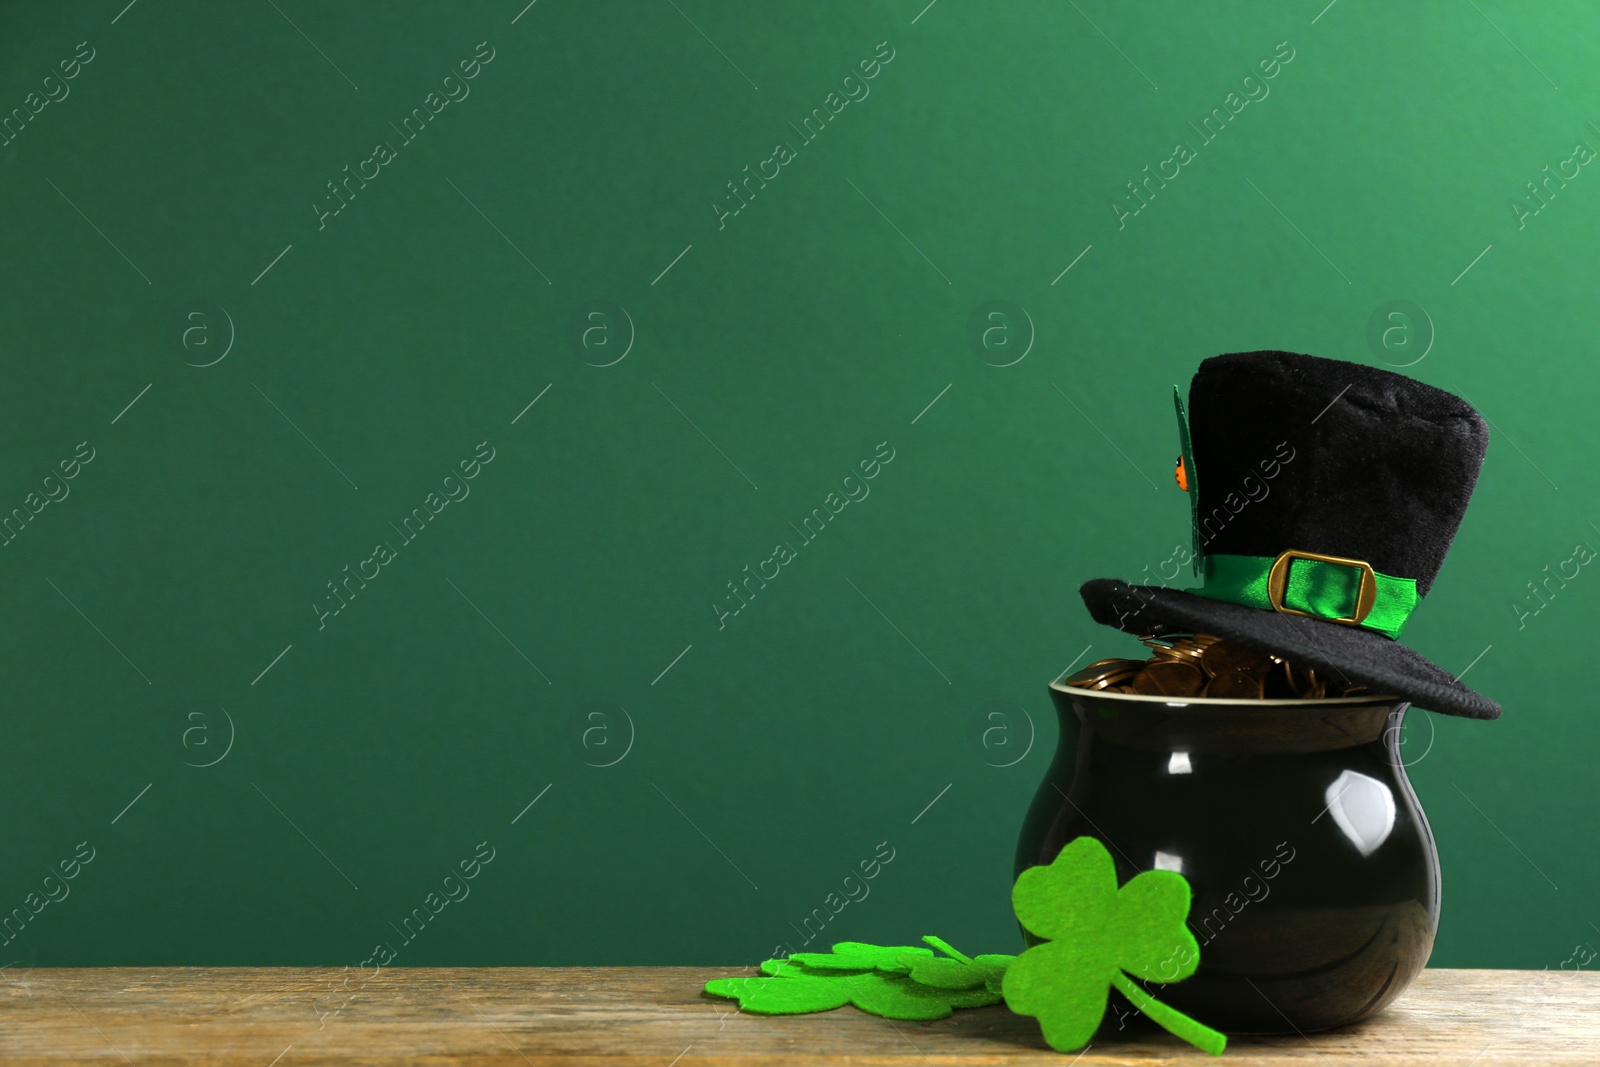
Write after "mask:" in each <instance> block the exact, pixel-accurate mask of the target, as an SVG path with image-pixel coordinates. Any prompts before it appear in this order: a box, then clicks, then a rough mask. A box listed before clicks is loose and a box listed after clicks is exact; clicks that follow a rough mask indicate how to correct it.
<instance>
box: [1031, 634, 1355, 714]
mask: <svg viewBox="0 0 1600 1067" xmlns="http://www.w3.org/2000/svg"><path fill="white" fill-rule="evenodd" d="M1139 640H1140V641H1143V642H1144V644H1145V646H1146V647H1148V648H1149V649H1150V651H1151V653H1152V654H1151V656H1150V658H1149V659H1146V660H1137V659H1103V660H1100V661H1099V662H1097V663H1091V664H1089V666H1087V667H1085V668H1083V670H1081V671H1078V672H1076V673H1075V674H1071V675H1068V676H1067V678H1066V679H1064V680H1063V683H1062V684H1064V685H1070V686H1073V687H1074V688H1077V689H1097V690H1103V691H1105V692H1110V693H1139V694H1142V695H1145V696H1167V697H1222V698H1226V699H1229V700H1296V699H1298V700H1320V699H1322V698H1323V697H1353V696H1370V695H1371V693H1372V690H1370V689H1368V688H1367V687H1366V686H1363V685H1353V684H1352V685H1346V684H1341V683H1340V682H1336V681H1333V680H1331V679H1328V678H1325V677H1323V676H1320V675H1318V674H1317V672H1316V671H1314V670H1312V669H1311V668H1309V667H1301V666H1297V665H1296V664H1294V663H1291V662H1289V661H1288V660H1286V659H1284V658H1283V657H1282V656H1274V655H1270V654H1268V653H1266V652H1257V651H1255V650H1254V649H1249V648H1243V647H1241V646H1239V645H1233V644H1229V643H1228V642H1226V641H1224V640H1223V639H1222V638H1220V637H1216V636H1213V635H1212V634H1189V635H1184V636H1166V637H1141V638H1139Z"/></svg>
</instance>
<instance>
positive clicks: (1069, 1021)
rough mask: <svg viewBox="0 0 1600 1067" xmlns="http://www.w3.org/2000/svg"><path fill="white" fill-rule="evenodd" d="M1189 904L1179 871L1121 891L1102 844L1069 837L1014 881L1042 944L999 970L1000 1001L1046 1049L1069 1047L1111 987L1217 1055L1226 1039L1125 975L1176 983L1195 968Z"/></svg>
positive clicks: (1024, 918) (1090, 1025)
mask: <svg viewBox="0 0 1600 1067" xmlns="http://www.w3.org/2000/svg"><path fill="white" fill-rule="evenodd" d="M1189 900H1190V896H1189V883H1188V881H1186V880H1185V879H1184V877H1183V875H1181V874H1178V873H1177V872H1176V871H1144V872H1142V873H1140V874H1137V875H1134V877H1132V878H1130V879H1129V880H1128V882H1127V884H1126V885H1124V886H1122V887H1121V888H1120V889H1119V888H1118V887H1117V871H1116V866H1115V864H1113V863H1112V860H1111V853H1109V852H1107V851H1106V847H1105V846H1104V845H1102V844H1101V843H1100V842H1099V841H1096V840H1095V839H1094V838H1092V837H1080V838H1077V839H1075V840H1073V841H1071V842H1069V843H1068V844H1067V846H1066V847H1065V848H1063V849H1062V850H1061V852H1060V854H1059V855H1057V856H1056V858H1055V862H1053V863H1051V864H1050V865H1049V866H1048V867H1032V868H1029V869H1028V870H1026V871H1023V872H1022V874H1021V876H1020V877H1018V878H1017V881H1016V885H1014V886H1013V887H1012V891H1011V902H1012V907H1013V909H1014V910H1015V912H1016V915H1017V921H1019V922H1020V923H1022V925H1023V927H1024V928H1025V929H1026V930H1028V931H1029V932H1030V933H1032V934H1034V935H1035V936H1037V937H1040V938H1044V939H1045V942H1044V943H1043V944H1039V945H1035V946H1034V947H1032V948H1030V949H1028V950H1026V951H1025V952H1023V953H1022V955H1021V956H1019V957H1018V958H1017V960H1016V962H1015V963H1013V964H1011V966H1009V967H1008V968H1006V970H1005V976H1004V978H1003V979H1002V981H1001V990H1002V992H1003V993H1004V994H1005V1000H1006V1004H1007V1005H1009V1006H1010V1008H1011V1010H1012V1011H1015V1012H1017V1013H1019V1014H1022V1015H1032V1016H1035V1017H1036V1018H1037V1019H1038V1020H1039V1026H1040V1028H1041V1029H1042V1030H1043V1031H1044V1038H1045V1040H1046V1041H1048V1042H1049V1043H1050V1046H1051V1047H1052V1048H1054V1049H1056V1050H1057V1051H1059V1052H1070V1051H1072V1050H1074V1049H1078V1048H1082V1047H1083V1046H1084V1045H1086V1044H1087V1043H1088V1042H1089V1039H1090V1038H1091V1037H1093V1036H1094V1032H1095V1029H1096V1028H1097V1027H1098V1026H1099V1025H1100V1020H1101V1019H1102V1018H1103V1017H1104V1015H1105V1011H1106V1001H1107V996H1108V991H1109V988H1110V987H1111V986H1116V987H1117V989H1118V990H1120V991H1121V992H1122V994H1123V995H1124V996H1126V997H1127V998H1128V999H1129V1000H1130V1001H1132V1002H1133V1005H1134V1006H1135V1007H1137V1008H1138V1009H1139V1010H1140V1011H1142V1012H1144V1013H1145V1014H1146V1015H1148V1016H1149V1017H1150V1018H1151V1019H1153V1020H1154V1021H1155V1022H1156V1023H1158V1024H1160V1025H1161V1026H1163V1027H1165V1028H1166V1029H1167V1030H1169V1031H1170V1032H1172V1033H1173V1034H1175V1035H1177V1036H1178V1037H1181V1038H1182V1039H1183V1040H1185V1041H1187V1042H1189V1043H1190V1044H1192V1045H1195V1046H1197V1047H1199V1048H1201V1049H1203V1050H1204V1051H1206V1052H1209V1053H1211V1054H1212V1055H1214V1056H1216V1055H1221V1054H1222V1050H1223V1049H1224V1048H1225V1047H1226V1045H1227V1038H1225V1037H1224V1036H1223V1035H1222V1034H1220V1033H1218V1032H1217V1031H1215V1030H1213V1029H1211V1028H1210V1027H1208V1026H1204V1025H1202V1024H1201V1023H1198V1022H1196V1021H1195V1020H1193V1019H1191V1018H1189V1017H1188V1016H1187V1015H1185V1014H1183V1013H1182V1012H1180V1011H1178V1010H1177V1009H1175V1008H1172V1007H1169V1006H1168V1005H1166V1004H1163V1003H1162V1002H1161V1001H1159V1000H1156V999H1155V998H1154V997H1152V996H1150V994H1148V993H1146V992H1145V991H1144V990H1143V989H1142V988H1140V987H1139V986H1138V985H1137V984H1135V983H1134V982H1133V981H1132V979H1130V978H1129V977H1128V976H1129V975H1130V974H1131V975H1133V976H1134V977H1137V978H1142V979H1144V980H1145V981H1147V982H1176V981H1178V980H1180V979H1183V978H1187V977H1188V976H1189V975H1191V974H1193V973H1194V971H1195V968H1196V967H1198V966H1199V965H1200V946H1199V945H1198V944H1197V943H1196V942H1195V939H1194V934H1193V933H1191V932H1190V931H1189V927H1188V926H1187V924H1186V923H1185V921H1184V920H1185V918H1186V917H1187V916H1188V914H1189Z"/></svg>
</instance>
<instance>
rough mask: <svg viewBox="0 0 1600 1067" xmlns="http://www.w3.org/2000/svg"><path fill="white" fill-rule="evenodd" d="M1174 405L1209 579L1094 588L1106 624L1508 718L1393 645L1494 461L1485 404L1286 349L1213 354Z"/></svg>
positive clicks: (1199, 551)
mask: <svg viewBox="0 0 1600 1067" xmlns="http://www.w3.org/2000/svg"><path fill="white" fill-rule="evenodd" d="M1174 399H1175V400H1176V402H1177V410H1178V426H1179V437H1180V443H1181V445H1182V447H1183V456H1182V458H1181V460H1180V465H1179V469H1178V481H1179V485H1180V486H1181V487H1184V488H1185V489H1186V491H1187V493H1188V494H1189V499H1190V502H1191V507H1190V514H1191V517H1192V526H1193V537H1194V557H1195V560H1196V573H1198V574H1199V575H1200V576H1201V577H1202V580H1203V582H1204V584H1203V585H1201V586H1200V587H1199V588H1195V589H1190V590H1187V591H1184V590H1179V589H1170V588H1167V587H1165V586H1154V585H1130V584H1127V583H1125V582H1121V581H1117V580H1115V579H1109V578H1098V579H1095V580H1093V581H1090V582H1086V583H1085V584H1084V585H1083V587H1082V589H1081V590H1080V592H1081V593H1082V595H1083V600H1084V603H1085V604H1086V605H1087V606H1088V608H1089V614H1090V615H1091V616H1093V618H1094V619H1095V621H1096V622H1100V623H1104V624H1105V625H1108V626H1114V627H1116V628H1117V629H1119V630H1124V631H1126V632H1128V633H1132V634H1140V635H1148V634H1161V633H1179V632H1182V633H1209V634H1215V635H1217V636H1218V637H1221V638H1224V639H1226V640H1228V641H1232V642H1234V643H1236V644H1239V645H1242V646H1244V647H1246V648H1252V649H1255V650H1257V651H1260V652H1269V653H1272V654H1275V655H1279V656H1282V657H1284V658H1287V659H1289V660H1291V661H1293V662H1295V663H1297V664H1300V665H1302V666H1309V667H1312V668H1314V669H1315V670H1317V671H1320V672H1323V673H1324V674H1325V676H1327V677H1330V678H1337V679H1340V680H1341V681H1343V682H1345V683H1347V684H1352V685H1354V684H1359V685H1364V686H1366V687H1368V688H1369V689H1371V690H1372V691H1373V692H1375V693H1379V694H1386V695H1394V696H1397V697H1399V698H1401V699H1404V700H1408V701H1410V702H1411V703H1413V704H1415V705H1416V706H1418V707H1421V708H1427V709H1429V710H1432V711H1438V712H1443V713H1444V714H1447V715H1461V716H1465V717H1467V718H1473V719H1494V718H1498V717H1499V715H1500V705H1499V704H1497V703H1495V702H1494V701H1493V700H1490V699H1489V698H1488V697H1485V696H1483V695H1482V694H1481V693H1478V692H1476V691H1474V690H1472V689H1469V688H1467V687H1466V686H1464V685H1462V684H1461V682H1460V681H1458V680H1457V679H1456V678H1455V676H1453V675H1451V674H1450V673H1449V672H1448V671H1445V670H1444V669H1443V668H1441V667H1439V666H1437V665H1435V664H1434V663H1432V662H1430V661H1429V660H1427V659H1426V658H1425V657H1423V656H1422V655H1420V654H1419V653H1417V652H1414V651H1412V650H1411V649H1410V648H1407V647H1406V646H1405V645H1403V644H1401V643H1400V642H1399V641H1398V640H1397V638H1398V637H1399V636H1400V632H1401V629H1402V628H1403V627H1404V626H1405V623H1406V620H1407V619H1408V618H1409V617H1410V615H1411V613H1412V611H1413V610H1414V609H1415V608H1416V607H1417V605H1418V604H1420V603H1421V601H1422V598H1423V597H1425V596H1427V594H1428V590H1429V589H1430V588H1432V586H1433V580H1434V577H1435V576H1436V575H1437V574H1438V573H1439V567H1440V565H1441V564H1442V563H1443V562H1444V557H1445V553H1447V552H1448V551H1449V549H1450V542H1451V541H1452V540H1453V539H1454V537H1455V533H1456V529H1457V527H1458V526H1459V525H1460V523H1461V518H1462V515H1463V514H1464V513H1465V512H1466V508H1467V501H1468V500H1470V499H1471V497H1472V490H1473V487H1474V486H1475V485H1476V483H1477V480H1478V470H1479V468H1480V467H1481V466H1482V465H1483V456H1484V452H1485V450H1486V449H1487V447H1488V444H1489V431H1488V427H1487V426H1486V425H1485V423H1484V421H1483V419H1482V417H1481V416H1479V415H1478V413H1477V412H1476V411H1474V410H1473V409H1472V407H1471V405H1469V404H1468V403H1467V402H1466V401H1465V400H1462V399H1461V398H1460V397H1458V396H1455V395H1454V394H1452V393H1447V392H1445V391H1444V390H1442V389H1436V388H1434V387H1433V386H1431V385H1426V384H1424V383H1422V382H1419V381H1416V380H1415V379H1413V378H1408V377H1406V376H1405V375H1403V374H1396V373H1394V372H1393V371H1387V370H1381V369H1379V368H1376V367H1368V366H1364V365H1362V364H1359V363H1347V362H1344V361H1341V360H1333V359H1323V358H1321V357H1318V356H1308V355H1302V354H1299V353H1294V352H1278V351H1261V352H1235V353H1230V354H1227V355H1220V356H1214V357H1212V358H1210V359H1207V360H1204V361H1202V362H1201V364H1200V367H1199V369H1198V370H1197V371H1196V372H1195V375H1194V379H1193V381H1192V382H1191V383H1190V386H1189V405H1188V412H1187V415H1186V414H1185V411H1184V405H1183V402H1182V399H1181V397H1176V396H1175V398H1174Z"/></svg>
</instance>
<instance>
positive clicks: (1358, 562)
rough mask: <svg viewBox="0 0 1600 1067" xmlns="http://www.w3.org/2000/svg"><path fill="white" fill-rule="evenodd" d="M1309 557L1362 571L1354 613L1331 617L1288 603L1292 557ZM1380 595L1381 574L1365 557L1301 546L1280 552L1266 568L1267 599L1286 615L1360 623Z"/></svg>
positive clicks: (1295, 558) (1346, 623)
mask: <svg viewBox="0 0 1600 1067" xmlns="http://www.w3.org/2000/svg"><path fill="white" fill-rule="evenodd" d="M1297 559H1307V560H1317V561H1319V562H1321V563H1336V564H1339V565H1341V566H1345V567H1356V568H1359V569H1360V571H1361V580H1360V585H1359V586H1357V588H1356V608H1355V614H1353V615H1349V616H1341V617H1339V618H1333V619H1330V618H1328V617H1327V616H1326V615H1313V614H1312V613H1311V612H1309V611H1301V610H1299V609H1298V608H1290V607H1285V606H1284V603H1283V594H1284V590H1285V588H1286V587H1287V586H1288V584H1289V564H1290V562H1291V561H1292V560H1297ZM1377 599H1378V578H1377V575H1376V574H1374V573H1373V570H1372V564H1370V563H1368V562H1367V561H1366V560H1364V559H1345V558H1344V557H1342V556H1324V555H1322V554H1321V553H1320V552H1302V551H1300V550H1299V549H1298V548H1291V549H1288V550H1287V551H1285V552H1281V553H1279V555H1278V558H1277V559H1275V560H1273V561H1272V569H1271V570H1269V571H1268V572H1267V601H1268V603H1270V604H1271V605H1272V607H1273V609H1274V610H1276V611H1281V612H1283V613H1285V614H1287V615H1304V616H1306V617H1307V618H1311V619H1322V620H1324V621H1325V622H1338V623H1344V624H1345V625H1346V626H1359V625H1361V620H1363V619H1365V618H1366V617H1367V615H1368V613H1369V612H1371V611H1372V605H1373V604H1374V603H1376V602H1377Z"/></svg>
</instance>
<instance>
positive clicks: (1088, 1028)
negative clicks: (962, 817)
mask: <svg viewBox="0 0 1600 1067" xmlns="http://www.w3.org/2000/svg"><path fill="white" fill-rule="evenodd" d="M1011 901H1012V908H1013V910H1014V911H1015V912H1016V916H1017V921H1018V922H1020V923H1021V924H1022V926H1023V928H1024V929H1025V930H1027V931H1028V932H1029V933H1030V934H1031V935H1033V937H1034V938H1036V939H1038V940H1039V942H1040V943H1039V944H1036V945H1034V946H1033V947H1032V948H1029V949H1027V950H1025V951H1024V952H1023V953H1022V955H1021V956H1002V955H983V956H976V957H969V956H965V955H963V954H962V953H960V952H957V951H956V950H955V949H953V948H951V947H950V946H949V945H948V944H946V943H945V942H944V941H942V940H940V939H939V938H937V937H931V936H930V937H924V938H923V941H925V942H927V943H928V944H929V945H931V946H933V948H932V949H930V948H918V947H913V946H898V947H890V946H880V945H868V944H862V943H860V942H856V941H844V942H841V943H839V944H837V945H834V946H833V951H832V952H800V953H795V954H793V955H791V956H789V957H788V958H787V959H775V960H767V961H766V962H765V963H763V964H762V965H761V972H762V977H759V978H754V977H752V978H718V979H714V980H713V981H710V982H707V983H706V991H707V992H708V993H714V994H716V995H717V996H723V997H732V998H735V999H737V1000H738V1001H739V1007H740V1009H741V1010H743V1011H750V1012H756V1013H759V1014H764V1015H794V1014H801V1013H805V1012H815V1011H830V1010H832V1009H834V1008H842V1007H844V1006H845V1005H846V1004H853V1005H855V1006H856V1007H857V1008H860V1009H861V1010H862V1011H866V1012H871V1013H872V1014H874V1015H881V1016H883V1017H884V1018H886V1019H917V1020H929V1019H943V1018H945V1017H946V1016H948V1015H950V1014H951V1012H952V1011H953V1010H954V1009H956V1008H977V1007H983V1006H985V1005H988V1004H998V1003H999V1002H1000V1001H1001V1000H1002V999H1004V1001H1005V1002H1006V1004H1007V1006H1009V1007H1010V1008H1011V1010H1012V1011H1015V1012H1017V1013H1019V1014H1022V1015H1032V1016H1034V1017H1036V1018H1037V1019H1038V1020H1039V1024H1040V1028H1041V1029H1042V1030H1043V1032H1044V1038H1045V1040H1046V1041H1047V1042H1049V1043H1050V1046H1051V1047H1052V1048H1054V1049H1056V1050H1058V1051H1061V1052H1071V1051H1074V1050H1076V1049H1079V1048H1082V1047H1084V1045H1086V1044H1087V1043H1088V1042H1089V1039H1090V1038H1091V1037H1093V1036H1094V1032H1095V1029H1096V1028H1097V1027H1098V1026H1099V1025H1100V1021H1101V1019H1102V1018H1103V1017H1104V1015H1105V1011H1106V1006H1107V1000H1108V995H1109V990H1110V988H1111V987H1112V986H1115V987H1116V988H1117V989H1118V990H1119V991H1120V992H1121V993H1122V994H1123V995H1124V996H1125V997H1127V998H1128V1000H1129V1001H1131V1002H1132V1004H1133V1005H1134V1007H1136V1008H1138V1009H1139V1010H1140V1011H1142V1012H1143V1013H1144V1014H1145V1015H1146V1016H1148V1017H1149V1018H1150V1019H1151V1020H1152V1021H1154V1022H1156V1023H1158V1024H1159V1025H1161V1026H1163V1027H1165V1028H1166V1029H1167V1030H1169V1031H1171V1032H1172V1033H1173V1034H1175V1035H1177V1036H1178V1037H1181V1038H1182V1039H1183V1040H1185V1041H1188V1042H1189V1043H1191V1044H1193V1045H1195V1046H1197V1047H1199V1048H1201V1049H1203V1050H1204V1051H1206V1052H1209V1053H1211V1054H1212V1055H1221V1053H1222V1050H1223V1049H1224V1047H1226V1045H1227V1039H1226V1038H1225V1037H1224V1036H1223V1035H1222V1034H1220V1033H1218V1032H1217V1031H1215V1030H1213V1029H1211V1028H1210V1027H1208V1026H1205V1025H1203V1024H1201V1023H1198V1022H1196V1021H1195V1020H1193V1019H1191V1018H1189V1017H1188V1016H1187V1015H1185V1014H1183V1013H1182V1012H1180V1011H1178V1010H1177V1009H1175V1008H1172V1007H1169V1006H1168V1005H1166V1004H1164V1003H1162V1002H1161V1001H1159V1000H1157V999H1156V998H1155V997H1153V996H1151V995H1150V993H1149V992H1147V991H1146V990H1145V989H1144V988H1143V987H1142V986H1140V985H1139V984H1138V983H1137V982H1135V981H1134V979H1135V978H1137V979H1141V980H1143V981H1145V982H1157V983H1166V982H1176V981H1180V980H1181V979H1184V978H1187V977H1189V976H1190V975H1191V974H1193V973H1194V972H1195V969H1196V968H1197V967H1198V966H1199V965H1200V947H1199V945H1198V944H1196V942H1195V939H1194V934H1192V933H1191V932H1190V931H1189V927H1188V925H1187V924H1186V922H1185V919H1186V918H1187V916H1188V914H1189V901H1190V893H1189V883H1188V881H1187V880H1185V879H1184V877H1183V875H1181V874H1178V873H1177V872H1175V871H1144V872H1142V873H1140V874H1136V875H1134V876H1133V877H1132V878H1130V879H1129V880H1128V881H1127V883H1126V884H1124V885H1123V886H1122V887H1121V888H1118V886H1117V872H1116V866H1115V865H1114V864H1113V862H1112V860H1111V854H1110V853H1109V852H1107V851H1106V848H1105V846H1104V845H1102V844H1101V843H1100V842H1099V841H1097V840H1095V839H1094V838H1092V837H1080V838H1077V839H1076V840H1074V841H1072V842H1070V843H1069V844H1068V845H1067V846H1066V847H1065V848H1063V849H1062V850H1061V852H1060V854H1059V855H1057V856H1056V858H1055V861H1054V862H1053V863H1051V864H1050V865H1049V866H1047V867H1032V868H1029V869H1028V870H1026V871H1024V872H1023V873H1022V875H1021V877H1019V878H1018V879H1017V882H1016V885H1015V886H1013V887H1012V892H1011ZM933 949H938V950H939V952H941V953H943V955H935V954H934V952H933ZM1130 976H1131V977H1130Z"/></svg>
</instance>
